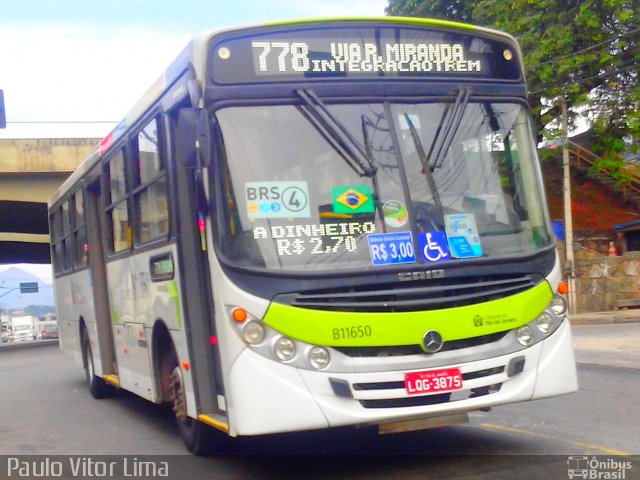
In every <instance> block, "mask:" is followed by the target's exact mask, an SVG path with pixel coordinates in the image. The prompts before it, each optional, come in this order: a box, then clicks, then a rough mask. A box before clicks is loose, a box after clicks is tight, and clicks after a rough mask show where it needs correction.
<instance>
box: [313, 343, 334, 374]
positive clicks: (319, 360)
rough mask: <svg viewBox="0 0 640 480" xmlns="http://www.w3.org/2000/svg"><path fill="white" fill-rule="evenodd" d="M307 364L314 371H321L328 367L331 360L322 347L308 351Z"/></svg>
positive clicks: (327, 351) (327, 352)
mask: <svg viewBox="0 0 640 480" xmlns="http://www.w3.org/2000/svg"><path fill="white" fill-rule="evenodd" d="M308 358H309V363H310V364H311V366H312V367H313V368H315V369H316V370H322V369H323V368H326V367H327V365H329V361H330V360H331V355H329V350H327V349H326V348H323V347H313V348H312V349H311V350H309V356H308Z"/></svg>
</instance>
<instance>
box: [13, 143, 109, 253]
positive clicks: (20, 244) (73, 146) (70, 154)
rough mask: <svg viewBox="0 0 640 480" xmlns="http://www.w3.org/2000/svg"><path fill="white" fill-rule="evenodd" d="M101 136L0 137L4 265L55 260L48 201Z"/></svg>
mask: <svg viewBox="0 0 640 480" xmlns="http://www.w3.org/2000/svg"><path fill="white" fill-rule="evenodd" d="M99 141H100V139H98V138H49V139H18V140H11V139H0V264H6V263H49V262H50V257H49V226H48V219H47V202H48V201H49V198H50V197H51V195H52V194H53V192H55V191H56V190H57V189H58V187H59V186H60V185H61V184H62V182H64V180H65V179H66V178H67V177H68V176H69V175H70V174H71V172H72V171H73V170H75V168H76V167H77V166H78V165H79V164H80V162H82V160H83V159H84V158H85V157H86V156H87V155H88V154H89V153H90V152H91V150H93V148H94V147H95V146H96V145H97V144H98V142H99Z"/></svg>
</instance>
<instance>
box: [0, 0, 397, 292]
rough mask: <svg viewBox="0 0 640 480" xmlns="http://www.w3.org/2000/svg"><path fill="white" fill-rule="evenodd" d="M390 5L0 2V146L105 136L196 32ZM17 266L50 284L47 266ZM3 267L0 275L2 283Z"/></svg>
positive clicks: (286, 0)
mask: <svg viewBox="0 0 640 480" xmlns="http://www.w3.org/2000/svg"><path fill="white" fill-rule="evenodd" d="M387 4H388V2H387V0H0V89H2V90H3V91H4V98H5V108H6V116H7V123H8V124H7V128H6V129H4V130H0V138H56V137H58V138H59V137H93V138H99V137H103V136H105V135H107V134H108V133H109V131H110V130H111V129H112V128H113V126H114V124H115V123H117V122H118V121H119V120H121V119H122V118H123V117H124V116H125V115H126V113H127V111H128V110H129V108H130V107H132V106H133V104H134V103H135V102H136V101H137V99H138V98H140V97H141V96H142V94H143V93H144V92H145V91H146V90H147V88H148V87H150V86H151V84H153V82H154V81H155V80H156V79H157V78H158V77H159V76H160V74H161V73H162V72H163V71H164V69H165V68H166V67H167V66H168V65H169V64H170V63H171V61H172V60H173V58H174V57H176V56H177V55H178V54H179V53H180V52H181V51H182V49H183V48H184V46H185V45H186V44H187V42H188V41H189V39H190V38H191V37H192V36H193V35H195V34H196V33H198V32H201V31H204V30H209V29H215V28H220V27H226V26H231V25H247V24H253V23H262V22H266V21H274V20H288V19H294V18H323V17H343V16H383V15H384V9H385V7H386V6H387ZM60 122H63V123H60ZM17 266H18V267H19V268H22V269H24V270H27V271H29V272H31V273H34V274H35V275H38V276H39V277H40V278H41V279H42V280H43V281H48V282H50V281H51V273H50V267H49V266H48V265H46V266H32V265H17ZM9 267H10V266H9V265H0V279H1V278H2V272H3V271H5V270H6V269H7V268H9ZM3 300H4V301H7V297H5V298H4V299H3Z"/></svg>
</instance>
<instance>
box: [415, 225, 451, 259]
mask: <svg viewBox="0 0 640 480" xmlns="http://www.w3.org/2000/svg"><path fill="white" fill-rule="evenodd" d="M418 243H419V245H420V251H421V252H422V258H423V259H424V260H425V261H426V262H441V261H443V260H451V254H450V253H449V245H448V244H447V235H446V234H445V233H444V232H419V233H418Z"/></svg>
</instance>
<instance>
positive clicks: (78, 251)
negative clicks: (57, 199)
mask: <svg viewBox="0 0 640 480" xmlns="http://www.w3.org/2000/svg"><path fill="white" fill-rule="evenodd" d="M72 198H73V201H72V204H71V206H72V210H71V215H72V218H73V230H74V233H73V249H74V259H75V266H76V267H84V266H85V265H87V264H88V263H89V244H88V240H87V226H86V221H85V217H84V203H83V194H82V190H78V191H77V192H76V193H75V195H74V196H73V197H72Z"/></svg>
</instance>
